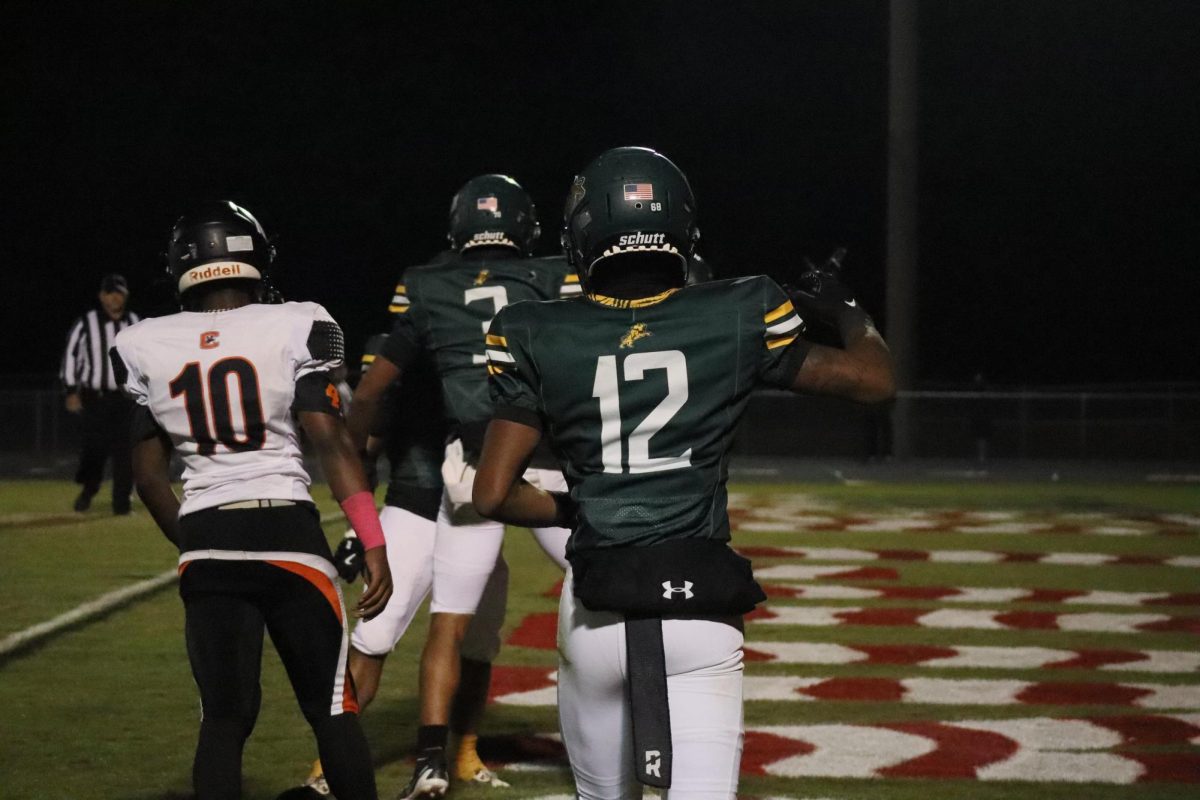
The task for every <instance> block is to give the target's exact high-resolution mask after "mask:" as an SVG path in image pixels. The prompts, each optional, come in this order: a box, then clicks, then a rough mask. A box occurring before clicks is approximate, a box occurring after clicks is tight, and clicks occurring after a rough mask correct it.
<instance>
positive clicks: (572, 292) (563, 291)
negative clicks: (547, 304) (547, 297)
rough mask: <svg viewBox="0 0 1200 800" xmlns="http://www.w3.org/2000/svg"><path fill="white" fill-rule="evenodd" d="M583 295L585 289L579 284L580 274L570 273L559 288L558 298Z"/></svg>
mask: <svg viewBox="0 0 1200 800" xmlns="http://www.w3.org/2000/svg"><path fill="white" fill-rule="evenodd" d="M581 294H583V287H582V286H580V284H579V274H578V273H576V272H568V273H567V274H566V275H565V276H564V277H563V282H562V285H561V286H559V287H558V296H559V297H560V298H565V297H578V296H579V295H581Z"/></svg>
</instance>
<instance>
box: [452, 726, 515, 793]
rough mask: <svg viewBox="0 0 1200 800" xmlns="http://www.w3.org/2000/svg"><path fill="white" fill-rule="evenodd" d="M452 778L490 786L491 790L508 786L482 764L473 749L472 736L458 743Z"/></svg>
mask: <svg viewBox="0 0 1200 800" xmlns="http://www.w3.org/2000/svg"><path fill="white" fill-rule="evenodd" d="M454 777H456V778H457V779H458V780H460V781H464V782H467V783H477V784H482V785H484V786H491V787H492V788H493V789H505V788H508V786H509V783H508V782H507V781H504V780H501V778H500V776H499V775H497V774H496V773H495V772H493V771H492V770H490V769H488V768H487V765H486V764H484V763H483V759H481V758H480V757H479V753H478V751H476V749H475V737H474V736H469V737H464V738H463V739H462V741H461V742H460V743H459V747H458V754H457V755H456V756H455V758H454Z"/></svg>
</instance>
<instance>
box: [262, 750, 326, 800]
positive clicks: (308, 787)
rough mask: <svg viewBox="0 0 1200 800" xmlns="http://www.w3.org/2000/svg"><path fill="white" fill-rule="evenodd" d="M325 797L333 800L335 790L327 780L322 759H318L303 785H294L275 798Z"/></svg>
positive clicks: (308, 799)
mask: <svg viewBox="0 0 1200 800" xmlns="http://www.w3.org/2000/svg"><path fill="white" fill-rule="evenodd" d="M323 797H328V798H330V800H333V792H332V791H331V790H330V788H329V784H328V783H327V782H326V781H325V771H324V770H323V769H322V768H321V760H320V759H317V760H316V761H314V762H313V765H312V771H311V772H309V773H308V778H307V779H306V780H305V781H304V785H303V786H293V787H292V788H291V789H288V790H287V791H285V792H284V793H283V794H281V795H278V796H277V797H276V798H275V800H320V798H323Z"/></svg>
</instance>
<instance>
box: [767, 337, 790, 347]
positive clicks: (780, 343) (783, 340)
mask: <svg viewBox="0 0 1200 800" xmlns="http://www.w3.org/2000/svg"><path fill="white" fill-rule="evenodd" d="M794 341H796V337H795V336H781V337H779V338H778V339H770V340H768V341H767V349H768V350H774V349H775V348H776V347H785V346H787V345H789V344H791V343H792V342H794Z"/></svg>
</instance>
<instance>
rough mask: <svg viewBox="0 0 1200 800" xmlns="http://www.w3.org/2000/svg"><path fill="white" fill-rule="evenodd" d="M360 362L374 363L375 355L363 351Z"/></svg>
mask: <svg viewBox="0 0 1200 800" xmlns="http://www.w3.org/2000/svg"><path fill="white" fill-rule="evenodd" d="M362 363H364V364H374V363H375V356H373V355H371V354H370V353H363V357H362Z"/></svg>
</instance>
